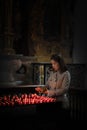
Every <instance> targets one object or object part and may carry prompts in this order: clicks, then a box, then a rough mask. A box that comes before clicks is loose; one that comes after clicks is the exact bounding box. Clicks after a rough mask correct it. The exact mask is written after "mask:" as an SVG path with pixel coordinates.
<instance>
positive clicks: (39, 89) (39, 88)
mask: <svg viewBox="0 0 87 130" xmlns="http://www.w3.org/2000/svg"><path fill="white" fill-rule="evenodd" d="M35 90H36V91H37V92H39V93H42V92H43V89H42V88H41V87H37V88H35Z"/></svg>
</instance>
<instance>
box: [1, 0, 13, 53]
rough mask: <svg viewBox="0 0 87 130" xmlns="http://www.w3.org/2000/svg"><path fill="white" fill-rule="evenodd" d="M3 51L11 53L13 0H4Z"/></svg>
mask: <svg viewBox="0 0 87 130" xmlns="http://www.w3.org/2000/svg"><path fill="white" fill-rule="evenodd" d="M3 6H4V34H3V37H4V53H6V54H13V53H14V52H15V51H14V50H13V38H14V34H13V32H12V6H13V0H4V1H3Z"/></svg>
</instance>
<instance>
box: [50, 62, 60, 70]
mask: <svg viewBox="0 0 87 130" xmlns="http://www.w3.org/2000/svg"><path fill="white" fill-rule="evenodd" d="M51 64H52V68H53V69H54V71H58V70H59V69H60V65H59V63H58V62H57V61H55V60H51Z"/></svg>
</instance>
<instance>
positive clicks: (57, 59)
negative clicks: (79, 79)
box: [50, 54, 68, 73]
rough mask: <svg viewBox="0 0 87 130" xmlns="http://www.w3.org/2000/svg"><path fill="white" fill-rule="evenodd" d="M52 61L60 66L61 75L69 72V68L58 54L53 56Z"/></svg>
mask: <svg viewBox="0 0 87 130" xmlns="http://www.w3.org/2000/svg"><path fill="white" fill-rule="evenodd" d="M50 59H51V60H54V61H56V62H57V63H58V64H59V65H60V73H63V72H65V71H67V70H68V69H67V66H66V64H65V62H64V60H63V58H62V57H61V56H59V55H57V54H53V55H52V56H51V58H50Z"/></svg>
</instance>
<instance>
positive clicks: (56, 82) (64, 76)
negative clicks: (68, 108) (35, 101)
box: [46, 71, 71, 102]
mask: <svg viewBox="0 0 87 130" xmlns="http://www.w3.org/2000/svg"><path fill="white" fill-rule="evenodd" d="M70 80H71V76H70V72H69V71H65V72H63V73H60V72H59V71H57V72H51V73H50V76H49V78H48V81H47V83H46V86H47V88H48V95H47V96H49V97H53V96H57V97H58V99H60V100H63V101H64V102H67V101H68V98H67V91H68V89H69V86H70Z"/></svg>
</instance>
